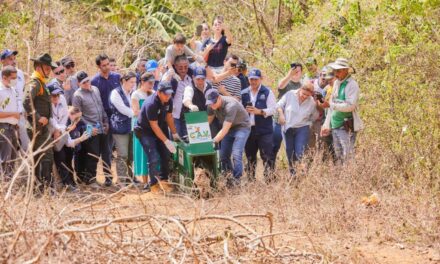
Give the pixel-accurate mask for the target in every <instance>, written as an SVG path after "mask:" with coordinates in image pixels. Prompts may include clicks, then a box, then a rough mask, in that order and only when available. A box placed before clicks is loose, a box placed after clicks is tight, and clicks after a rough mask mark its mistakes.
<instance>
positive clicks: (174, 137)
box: [173, 133, 182, 142]
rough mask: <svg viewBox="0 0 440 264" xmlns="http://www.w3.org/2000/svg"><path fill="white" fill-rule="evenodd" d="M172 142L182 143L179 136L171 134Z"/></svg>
mask: <svg viewBox="0 0 440 264" xmlns="http://www.w3.org/2000/svg"><path fill="white" fill-rule="evenodd" d="M173 140H174V141H175V142H178V141H182V139H181V138H180V136H179V134H177V133H176V134H173Z"/></svg>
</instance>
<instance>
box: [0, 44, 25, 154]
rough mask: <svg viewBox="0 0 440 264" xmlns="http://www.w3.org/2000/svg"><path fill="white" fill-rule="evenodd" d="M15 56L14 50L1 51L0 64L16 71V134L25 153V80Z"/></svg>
mask: <svg viewBox="0 0 440 264" xmlns="http://www.w3.org/2000/svg"><path fill="white" fill-rule="evenodd" d="M17 54H18V51H16V50H9V49H6V50H3V51H2V53H1V54H0V62H1V64H2V65H3V67H6V66H13V67H15V69H16V70H17V81H16V82H17V83H16V85H15V86H14V88H15V91H16V95H17V100H18V103H19V105H20V109H21V110H20V113H21V114H20V120H19V121H18V134H19V138H20V142H21V148H22V149H23V150H24V151H26V150H27V148H28V145H29V136H28V134H27V131H26V119H25V117H24V114H23V109H22V105H23V100H24V86H25V84H26V80H25V78H24V74H23V71H21V70H20V69H18V68H17V61H16V56H17ZM1 77H2V75H1V72H0V79H1Z"/></svg>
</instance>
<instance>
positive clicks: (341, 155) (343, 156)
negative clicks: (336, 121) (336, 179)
mask: <svg viewBox="0 0 440 264" xmlns="http://www.w3.org/2000/svg"><path fill="white" fill-rule="evenodd" d="M332 136H333V147H334V151H335V156H336V159H337V160H339V161H341V162H344V161H346V160H347V159H349V158H350V157H351V156H353V153H354V144H355V142H356V132H347V131H346V130H345V129H344V127H341V128H335V129H332Z"/></svg>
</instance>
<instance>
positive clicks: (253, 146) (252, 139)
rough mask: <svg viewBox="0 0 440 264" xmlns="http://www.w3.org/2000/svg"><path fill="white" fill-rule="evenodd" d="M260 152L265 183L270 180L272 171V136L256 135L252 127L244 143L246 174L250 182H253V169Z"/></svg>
mask: <svg viewBox="0 0 440 264" xmlns="http://www.w3.org/2000/svg"><path fill="white" fill-rule="evenodd" d="M258 151H260V157H261V159H262V160H263V164H264V177H265V179H266V181H268V180H270V179H269V176H270V173H271V172H273V169H274V163H275V160H274V156H273V134H272V133H270V134H266V135H258V134H257V133H256V130H255V127H252V130H251V134H250V135H249V138H248V140H247V142H246V146H245V153H246V158H247V166H246V169H247V172H248V175H249V179H250V180H255V169H256V166H257V152H258Z"/></svg>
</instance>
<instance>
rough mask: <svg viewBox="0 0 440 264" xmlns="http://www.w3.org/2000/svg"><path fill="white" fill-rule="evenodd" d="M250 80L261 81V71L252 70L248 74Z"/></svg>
mask: <svg viewBox="0 0 440 264" xmlns="http://www.w3.org/2000/svg"><path fill="white" fill-rule="evenodd" d="M248 78H249V79H260V78H261V71H260V70H259V69H252V70H251V71H250V72H249V74H248Z"/></svg>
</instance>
